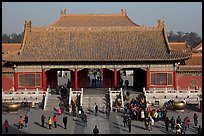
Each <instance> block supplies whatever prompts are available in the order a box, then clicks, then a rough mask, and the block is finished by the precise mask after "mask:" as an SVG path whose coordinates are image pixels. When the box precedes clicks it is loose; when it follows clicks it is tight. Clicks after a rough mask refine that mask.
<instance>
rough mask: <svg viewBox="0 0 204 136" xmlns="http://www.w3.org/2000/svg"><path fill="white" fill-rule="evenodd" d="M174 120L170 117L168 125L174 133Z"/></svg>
mask: <svg viewBox="0 0 204 136" xmlns="http://www.w3.org/2000/svg"><path fill="white" fill-rule="evenodd" d="M175 123H176V122H175V119H174V117H172V118H171V120H170V124H171V129H172V131H174V128H175Z"/></svg>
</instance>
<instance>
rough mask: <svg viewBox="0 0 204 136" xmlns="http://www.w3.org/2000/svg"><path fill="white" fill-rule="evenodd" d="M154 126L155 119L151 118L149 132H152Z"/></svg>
mask: <svg viewBox="0 0 204 136" xmlns="http://www.w3.org/2000/svg"><path fill="white" fill-rule="evenodd" d="M153 125H154V119H153V118H152V116H149V127H150V129H149V131H152V126H153Z"/></svg>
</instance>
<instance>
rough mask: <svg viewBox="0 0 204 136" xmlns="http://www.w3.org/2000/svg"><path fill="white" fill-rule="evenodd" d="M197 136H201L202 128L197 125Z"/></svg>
mask: <svg viewBox="0 0 204 136" xmlns="http://www.w3.org/2000/svg"><path fill="white" fill-rule="evenodd" d="M198 134H199V135H202V128H201V126H200V125H199V127H198Z"/></svg>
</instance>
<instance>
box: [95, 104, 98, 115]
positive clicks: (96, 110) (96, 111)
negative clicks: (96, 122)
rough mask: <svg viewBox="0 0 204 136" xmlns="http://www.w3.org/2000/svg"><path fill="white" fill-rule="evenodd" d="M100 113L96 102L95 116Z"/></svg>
mask: <svg viewBox="0 0 204 136" xmlns="http://www.w3.org/2000/svg"><path fill="white" fill-rule="evenodd" d="M97 114H98V105H97V104H96V103H95V116H97Z"/></svg>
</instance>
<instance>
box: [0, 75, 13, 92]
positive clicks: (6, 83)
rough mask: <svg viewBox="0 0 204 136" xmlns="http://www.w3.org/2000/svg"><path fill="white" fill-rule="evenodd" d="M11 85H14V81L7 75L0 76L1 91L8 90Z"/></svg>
mask: <svg viewBox="0 0 204 136" xmlns="http://www.w3.org/2000/svg"><path fill="white" fill-rule="evenodd" d="M12 87H14V82H13V80H12V79H11V78H9V77H6V76H4V77H2V88H3V91H9V90H10V89H11V88H12Z"/></svg>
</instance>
